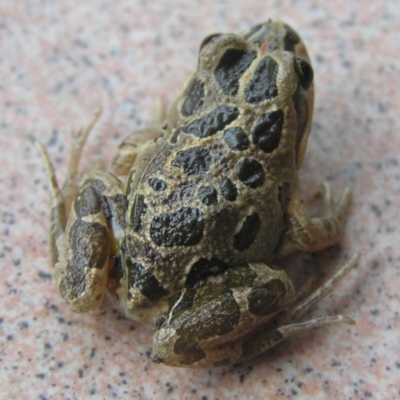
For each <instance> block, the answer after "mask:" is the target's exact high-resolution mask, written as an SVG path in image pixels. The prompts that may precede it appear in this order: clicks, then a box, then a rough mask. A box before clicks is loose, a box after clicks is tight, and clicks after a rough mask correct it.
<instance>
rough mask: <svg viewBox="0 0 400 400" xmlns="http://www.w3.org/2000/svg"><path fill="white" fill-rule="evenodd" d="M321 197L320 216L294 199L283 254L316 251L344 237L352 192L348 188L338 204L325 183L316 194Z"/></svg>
mask: <svg viewBox="0 0 400 400" xmlns="http://www.w3.org/2000/svg"><path fill="white" fill-rule="evenodd" d="M316 197H319V198H321V206H320V209H319V212H318V214H317V215H316V216H315V217H311V216H310V215H309V214H308V213H307V211H306V210H305V208H304V206H303V204H302V202H301V201H300V200H299V199H298V198H297V197H296V196H295V197H294V198H293V199H291V200H290V203H289V205H288V210H287V215H288V219H287V221H288V231H287V236H288V238H289V241H290V243H288V244H287V245H286V246H285V247H284V248H283V249H282V252H281V255H282V256H287V255H289V254H291V253H293V252H295V251H299V250H300V251H307V252H315V251H319V250H322V249H324V248H326V247H329V246H331V245H333V244H335V243H337V242H338V241H339V240H340V238H341V234H342V230H343V225H344V223H345V216H346V212H347V210H348V209H349V206H350V202H351V191H350V189H348V188H346V189H345V190H344V191H343V193H342V196H341V197H340V199H339V202H338V203H337V204H335V202H334V200H333V198H332V196H331V190H330V186H329V184H328V183H327V182H324V183H323V184H322V185H321V186H320V188H319V190H318V191H317V194H316Z"/></svg>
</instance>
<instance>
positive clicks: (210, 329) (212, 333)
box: [153, 263, 294, 368]
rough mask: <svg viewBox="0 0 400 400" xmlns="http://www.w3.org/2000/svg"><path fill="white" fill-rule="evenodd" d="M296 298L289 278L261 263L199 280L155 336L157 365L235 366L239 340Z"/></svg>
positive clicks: (175, 303)
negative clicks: (230, 364)
mask: <svg viewBox="0 0 400 400" xmlns="http://www.w3.org/2000/svg"><path fill="white" fill-rule="evenodd" d="M216 269H217V267H216V268H214V267H213V266H211V270H213V271H215V270H216ZM203 272H204V271H201V273H203ZM293 297H294V288H293V285H292V282H291V281H290V279H289V278H288V277H287V275H286V273H285V272H284V271H283V270H281V269H273V268H269V267H268V266H266V265H265V264H262V263H255V264H248V265H243V266H237V267H233V268H229V269H227V270H226V271H224V272H223V273H222V274H220V275H217V276H210V277H208V278H205V279H203V280H197V279H196V283H195V285H194V287H191V288H188V289H186V290H184V291H183V292H182V293H181V294H180V296H179V297H177V298H171V299H169V303H170V304H173V306H172V307H171V309H170V312H169V314H168V315H167V316H166V317H165V318H164V320H163V322H162V323H161V324H159V325H160V328H159V330H158V331H156V332H155V334H154V337H153V354H154V357H153V359H154V361H156V362H162V363H165V364H168V365H175V366H181V367H192V368H193V367H212V366H215V365H222V364H229V363H232V362H236V361H237V360H238V359H240V356H241V347H240V344H239V339H240V338H243V337H244V336H245V335H247V334H250V333H251V332H253V331H254V330H255V329H256V328H257V327H258V326H261V325H263V324H266V323H268V321H270V320H272V319H273V318H274V317H275V316H276V314H277V313H278V312H280V311H281V310H282V309H285V307H286V306H287V305H288V304H290V303H291V301H292V299H293Z"/></svg>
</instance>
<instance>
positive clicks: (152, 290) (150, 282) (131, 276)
mask: <svg viewBox="0 0 400 400" xmlns="http://www.w3.org/2000/svg"><path fill="white" fill-rule="evenodd" d="M126 265H127V267H128V268H127V270H128V287H129V288H131V287H133V286H135V287H137V288H138V289H139V290H140V292H141V293H142V294H143V295H144V296H146V297H147V298H148V299H149V300H150V301H156V300H159V299H160V298H161V297H164V296H165V295H166V294H168V292H167V290H165V289H164V288H163V287H162V286H161V285H160V283H159V282H158V280H157V279H156V277H155V276H154V275H153V274H152V273H151V272H149V271H146V269H145V268H144V267H143V266H142V265H141V264H139V263H137V262H135V263H133V262H132V261H131V259H130V258H128V259H127V260H126ZM130 298H132V295H131V293H130V292H129V291H128V299H130Z"/></svg>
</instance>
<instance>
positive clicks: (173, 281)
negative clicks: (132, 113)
mask: <svg viewBox="0 0 400 400" xmlns="http://www.w3.org/2000/svg"><path fill="white" fill-rule="evenodd" d="M313 99H314V87H313V69H312V66H311V63H310V60H309V57H308V54H307V51H306V48H305V46H304V43H303V42H302V40H301V39H300V37H299V35H298V34H297V33H296V32H295V31H294V30H293V29H292V28H291V27H289V26H288V25H286V24H285V23H282V22H274V21H268V22H266V23H262V24H259V25H256V26H254V27H252V28H251V29H249V30H247V31H245V32H243V33H241V34H239V35H235V34H214V35H211V36H208V37H206V38H205V39H204V40H203V42H202V43H201V46H200V50H199V59H198V67H197V71H196V72H195V73H194V74H193V75H192V76H191V77H190V79H189V81H188V82H187V84H186V86H185V87H184V89H183V91H182V93H181V94H180V95H179V96H178V98H177V99H176V101H175V102H174V104H173V106H172V108H171V110H170V111H169V114H168V116H167V118H166V122H165V124H164V125H161V124H160V128H149V129H147V130H145V131H143V132H141V134H140V135H137V134H135V135H132V136H131V137H129V138H127V139H126V140H125V141H124V143H123V144H122V145H121V147H120V149H119V152H118V154H117V156H116V158H115V159H114V163H113V168H114V172H115V173H114V174H111V173H107V172H103V171H95V172H91V173H90V174H88V175H86V176H85V177H84V178H83V180H82V181H81V183H80V184H79V185H78V184H77V183H76V176H77V169H78V162H79V158H80V155H81V151H82V147H83V145H84V142H85V140H86V138H87V136H88V134H89V131H90V130H91V128H92V127H93V124H94V122H95V120H96V119H97V117H98V115H96V116H95V118H94V119H93V121H92V122H91V124H90V125H89V126H88V127H87V128H86V129H84V130H83V131H81V132H80V134H79V135H77V136H76V138H75V143H74V147H73V151H72V156H71V162H70V167H69V170H68V171H69V172H68V176H67V179H66V184H65V185H64V187H63V188H62V189H60V188H59V187H58V185H57V182H56V179H55V171H54V168H53V166H52V165H51V162H50V160H49V157H48V155H47V153H46V151H45V149H44V148H43V147H42V146H41V150H42V153H43V155H44V159H45V162H46V166H47V171H48V175H49V182H50V189H51V207H52V208H51V250H52V263H53V265H54V275H55V279H56V281H57V284H58V287H59V290H60V292H61V295H62V297H63V298H64V299H65V300H66V301H67V303H68V304H69V306H70V307H71V309H72V310H73V311H76V312H80V313H82V312H87V311H91V310H94V309H96V308H98V307H99V306H100V305H101V304H102V301H103V297H104V294H105V293H108V294H109V295H110V297H111V298H112V299H113V300H114V301H115V302H116V304H117V305H118V307H119V309H121V310H122V312H123V313H124V314H125V315H126V316H127V317H129V318H132V319H134V320H136V321H139V322H140V323H142V324H144V325H146V326H148V327H150V328H151V329H153V330H154V335H153V359H154V361H156V362H161V363H165V364H168V365H174V366H181V367H211V366H220V365H227V364H230V363H236V362H241V361H243V360H247V359H250V358H252V357H254V356H256V355H258V354H260V353H262V352H264V351H265V350H266V349H268V348H270V347H272V346H274V345H276V344H277V343H279V342H281V341H282V340H284V339H285V338H287V337H289V336H291V335H293V334H295V333H297V332H300V331H304V330H308V329H310V328H314V327H317V326H321V325H324V324H329V323H334V322H348V323H352V322H353V321H352V320H351V319H350V318H347V317H344V316H341V315H337V316H324V317H319V318H314V319H310V320H306V321H301V322H299V320H300V319H301V317H302V316H303V315H304V314H305V312H306V311H307V310H308V309H309V308H310V307H311V306H312V305H313V304H315V303H316V302H317V301H319V300H320V299H321V298H322V297H323V296H325V295H326V294H327V293H329V292H330V291H331V290H332V289H333V286H334V284H335V283H336V282H337V281H338V280H339V279H340V278H342V277H343V276H344V275H345V274H346V273H347V272H348V271H349V270H350V269H351V268H352V267H353V266H354V264H355V263H356V261H357V259H358V256H355V257H353V258H352V259H351V260H350V261H349V262H348V263H347V264H346V265H344V266H343V267H342V268H341V269H340V270H339V271H338V272H337V273H336V274H335V275H333V276H332V277H331V278H330V279H329V280H328V281H327V282H326V283H325V284H323V285H322V286H321V287H319V288H318V289H317V290H316V291H315V292H313V293H311V294H308V295H305V294H304V293H303V292H304V290H303V291H302V290H300V293H298V294H296V293H295V289H294V286H293V283H292V282H291V280H290V279H289V277H288V276H287V274H286V273H285V272H284V271H283V270H282V269H281V268H279V266H278V261H279V259H280V258H281V257H283V256H285V255H288V254H290V253H292V252H294V251H299V250H300V251H307V252H315V251H318V250H321V249H324V248H326V247H327V246H330V245H332V244H334V243H337V242H338V241H339V239H340V236H341V229H342V225H343V223H344V217H345V213H346V210H347V208H348V205H349V201H350V192H349V190H345V191H344V193H343V195H342V196H341V198H340V200H339V201H338V202H337V203H335V202H334V201H333V199H332V197H331V194H330V190H329V186H328V184H326V183H325V184H323V185H322V186H321V189H320V190H319V194H320V198H321V208H320V212H319V214H318V216H316V217H312V216H310V215H309V214H308V213H307V211H306V210H305V208H304V206H303V204H302V201H301V196H300V192H299V182H298V170H299V168H300V166H301V164H302V162H303V158H304V154H305V151H306V146H307V138H308V135H309V131H310V126H311V119H312V111H313ZM143 138H152V140H149V141H148V143H147V144H144V143H143ZM116 175H127V178H126V182H125V183H124V184H123V183H122V181H121V180H120V179H118V178H117V177H116Z"/></svg>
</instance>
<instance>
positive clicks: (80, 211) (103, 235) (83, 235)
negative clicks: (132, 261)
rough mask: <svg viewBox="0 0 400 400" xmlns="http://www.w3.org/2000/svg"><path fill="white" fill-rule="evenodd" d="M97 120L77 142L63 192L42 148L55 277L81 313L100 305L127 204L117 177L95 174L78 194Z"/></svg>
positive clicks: (116, 252) (72, 306)
mask: <svg viewBox="0 0 400 400" xmlns="http://www.w3.org/2000/svg"><path fill="white" fill-rule="evenodd" d="M98 116H99V113H96V115H95V116H94V118H93V120H92V121H91V123H90V124H89V126H88V127H87V128H86V129H85V130H82V131H80V133H79V134H78V135H77V136H76V137H75V138H74V146H73V149H72V155H71V160H70V163H69V168H68V172H67V179H66V184H65V185H64V188H63V190H60V188H59V186H58V184H57V180H56V176H55V171H54V167H53V165H52V163H51V161H50V158H49V156H48V153H47V151H46V150H45V148H44V147H43V146H42V145H41V144H39V143H38V147H39V149H40V151H41V153H42V156H43V159H44V162H45V166H46V170H47V175H48V180H49V186H50V193H51V233H50V243H51V253H52V264H53V265H54V276H55V279H56V281H57V284H58V287H59V289H60V292H61V295H62V297H63V298H64V299H65V300H66V301H67V302H68V304H69V305H70V307H71V308H72V310H74V311H76V312H85V311H89V310H92V309H94V308H96V307H98V306H99V304H100V303H101V301H102V299H103V294H104V291H105V288H106V285H107V276H108V271H109V269H110V268H111V267H112V265H111V263H112V260H113V259H114V258H115V256H117V257H118V256H119V248H118V246H117V245H114V242H115V241H119V240H120V239H119V237H120V236H122V233H121V232H123V228H122V227H121V226H122V224H123V218H122V216H123V209H124V199H123V196H122V185H121V183H120V182H119V181H118V180H117V178H115V177H114V176H113V175H110V174H106V173H103V172H94V173H92V174H90V175H89V176H87V177H86V178H85V179H84V180H83V182H82V184H81V185H80V187H79V188H78V189H77V184H76V176H77V172H78V164H79V158H80V156H81V153H82V148H83V145H84V143H85V141H86V139H87V136H88V134H89V132H90V130H91V128H92V127H93V125H94V123H95V121H96V120H97V118H98ZM114 232H115V233H114ZM114 239H115V240H114ZM113 256H114V257H113Z"/></svg>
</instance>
